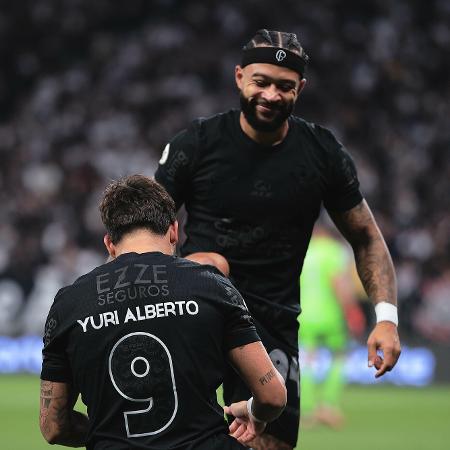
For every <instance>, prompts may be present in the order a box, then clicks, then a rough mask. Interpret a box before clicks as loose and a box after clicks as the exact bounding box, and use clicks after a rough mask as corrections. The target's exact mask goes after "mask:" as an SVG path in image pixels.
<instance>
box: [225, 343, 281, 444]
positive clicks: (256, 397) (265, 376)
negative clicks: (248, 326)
mask: <svg viewBox="0 0 450 450" xmlns="http://www.w3.org/2000/svg"><path fill="white" fill-rule="evenodd" d="M228 356H229V360H230V362H231V364H232V365H233V367H234V368H235V369H236V371H237V372H238V373H239V375H240V376H241V378H242V379H243V380H244V382H245V383H246V384H247V386H248V387H249V389H250V390H251V392H252V397H251V398H250V399H248V400H246V401H245V400H244V401H241V402H236V403H232V404H231V405H230V406H225V408H224V410H225V413H226V414H229V415H232V416H234V417H235V420H234V421H233V423H232V424H231V425H230V434H231V435H232V436H233V437H234V438H236V439H237V440H238V441H239V442H241V443H242V444H247V445H248V444H249V443H250V442H251V441H252V440H253V439H254V438H255V437H256V436H258V435H260V434H261V433H262V432H263V431H264V429H265V427H266V423H267V422H271V421H272V420H275V419H276V418H277V417H279V415H280V414H281V413H282V412H283V410H284V407H285V406H286V401H287V394H286V387H285V385H284V380H283V377H282V376H281V375H280V373H279V372H278V371H277V369H276V368H275V367H274V365H273V363H272V361H271V359H270V358H269V355H268V354H267V352H266V349H265V348H264V346H263V345H262V343H261V342H253V343H251V344H248V345H244V346H242V347H237V348H234V349H232V350H230V352H229V354H228Z"/></svg>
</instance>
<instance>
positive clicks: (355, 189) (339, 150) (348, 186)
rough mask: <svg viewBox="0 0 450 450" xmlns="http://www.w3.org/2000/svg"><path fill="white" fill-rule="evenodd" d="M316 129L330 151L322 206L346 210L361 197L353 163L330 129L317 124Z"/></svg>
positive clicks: (358, 201)
mask: <svg viewBox="0 0 450 450" xmlns="http://www.w3.org/2000/svg"><path fill="white" fill-rule="evenodd" d="M316 130H317V133H318V134H319V136H320V140H321V141H322V142H323V143H324V145H325V146H326V148H327V149H328V151H329V152H330V153H329V154H330V161H329V163H330V165H329V171H328V184H327V191H326V194H325V198H324V206H325V208H326V209H328V210H330V211H348V210H349V209H351V208H353V207H355V206H356V205H357V204H358V203H360V202H361V201H362V199H363V196H362V194H361V191H360V189H359V180H358V174H357V172H356V167H355V164H354V162H353V159H352V157H351V156H350V154H349V153H348V152H347V151H346V150H345V148H344V146H343V145H342V144H341V143H340V142H339V141H337V140H336V138H335V137H334V136H333V134H332V133H331V132H330V131H328V130H326V129H325V128H322V127H319V126H316Z"/></svg>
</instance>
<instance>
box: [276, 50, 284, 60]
mask: <svg viewBox="0 0 450 450" xmlns="http://www.w3.org/2000/svg"><path fill="white" fill-rule="evenodd" d="M275 58H276V59H277V61H278V62H281V61H283V59H284V58H286V52H285V51H284V50H278V51H277V52H276V53H275Z"/></svg>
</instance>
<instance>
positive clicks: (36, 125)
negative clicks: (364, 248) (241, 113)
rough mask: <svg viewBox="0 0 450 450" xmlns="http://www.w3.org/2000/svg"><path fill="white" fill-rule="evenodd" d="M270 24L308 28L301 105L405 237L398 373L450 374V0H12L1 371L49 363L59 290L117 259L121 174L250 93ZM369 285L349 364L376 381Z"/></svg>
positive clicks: (389, 232)
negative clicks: (47, 327) (242, 74)
mask: <svg viewBox="0 0 450 450" xmlns="http://www.w3.org/2000/svg"><path fill="white" fill-rule="evenodd" d="M259 28H269V29H280V30H283V31H289V32H295V33H297V35H298V37H299V40H300V42H301V43H302V45H303V46H304V48H305V50H306V52H307V53H308V54H309V56H310V58H311V59H310V66H309V69H308V73H307V79H308V82H307V86H306V88H305V90H304V91H303V93H302V95H301V96H300V99H299V102H298V104H297V107H296V114H297V115H300V116H301V117H303V118H305V119H306V120H308V121H312V122H317V123H319V124H321V125H324V126H326V127H328V128H330V129H331V130H332V131H333V132H334V133H335V134H336V136H337V137H338V138H339V140H340V141H342V142H343V143H344V144H345V146H346V148H347V149H348V150H349V152H350V153H351V154H352V156H353V158H354V159H355V162H356V165H357V168H358V172H359V178H360V181H361V185H362V190H363V193H364V195H365V197H366V198H367V201H368V202H369V204H370V206H371V207H372V209H373V211H374V214H375V216H376V218H377V220H378V223H379V225H380V228H381V229H382V231H383V233H384V236H385V238H386V240H387V243H388V246H389V248H390V250H391V253H392V256H393V259H394V263H395V266H396V270H397V276H398V289H399V310H400V311H399V314H400V318H401V322H400V327H399V330H400V334H401V337H402V343H403V345H404V352H403V355H402V358H401V360H400V363H399V366H398V368H397V370H396V371H394V372H392V373H391V374H389V375H388V376H387V377H386V380H385V381H384V383H389V384H390V385H392V384H393V385H405V386H428V385H432V384H436V383H440V384H442V383H450V358H449V355H450V183H449V179H450V127H449V118H450V82H449V79H450V78H449V73H450V70H449V69H450V59H449V58H448V55H449V54H450V2H448V1H447V0H429V1H426V2H424V1H420V0H395V1H393V0H366V1H364V2H360V1H356V0H347V1H338V0H322V1H320V2H318V1H314V0H302V1H299V0H296V1H291V0H287V1H280V2H269V1H265V0H248V1H223V0H209V1H208V2H205V1H195V0H194V1H189V2H188V1H177V0H153V1H152V0H127V1H107V0H96V1H88V0H21V1H13V0H9V1H8V0H1V1H0V58H1V67H0V196H1V197H0V373H3V374H15V373H23V372H25V373H38V372H39V369H40V346H41V337H40V336H41V334H42V330H43V324H44V321H45V317H46V314H47V311H48V309H49V307H50V304H51V303H52V301H53V298H54V295H55V293H56V292H57V290H58V289H59V288H60V287H61V286H63V285H65V284H68V283H71V282H73V281H74V279H75V278H76V277H78V276H79V275H81V274H82V273H85V272H86V271H88V270H90V269H91V268H93V267H95V266H97V265H100V264H102V263H103V262H104V260H105V257H106V252H105V250H104V248H103V243H102V237H103V227H102V225H101V222H100V218H99V214H98V210H97V204H98V201H99V197H100V194H101V192H102V190H103V188H104V187H105V185H106V184H107V182H108V181H110V180H111V179H114V178H117V177H119V176H121V175H126V174H130V173H143V174H146V175H149V176H151V175H153V173H154V171H155V168H156V165H157V161H158V159H159V157H160V154H161V152H162V149H163V148H164V146H165V144H166V143H167V141H168V140H169V139H170V138H171V137H172V136H173V135H174V134H175V133H176V132H178V131H179V130H181V129H183V128H185V127H186V126H187V125H188V123H189V122H190V121H191V120H193V119H194V118H196V117H198V116H208V115H212V114H214V113H217V112H220V111H222V110H225V109H228V108H231V107H238V105H239V103H238V95H237V91H236V87H235V84H234V66H235V65H236V64H238V63H239V61H240V49H241V48H242V46H243V45H244V44H245V43H246V42H247V41H248V40H249V39H250V38H251V37H252V36H253V35H254V33H255V31H256V30H257V29H259ZM359 300H360V304H361V308H362V311H363V312H364V315H365V319H366V329H365V330H364V331H363V334H362V336H360V339H359V341H358V340H355V342H354V343H353V345H352V347H351V351H350V352H349V355H348V359H347V365H346V368H347V369H346V373H347V378H348V381H350V382H352V383H357V384H366V383H373V373H371V372H370V373H369V372H368V371H367V369H366V367H365V365H366V355H365V350H364V347H362V345H363V344H364V340H365V337H366V336H367V332H368V330H370V328H371V326H372V325H373V321H374V317H373V313H372V310H371V308H370V306H369V305H368V303H367V301H366V300H365V299H364V296H363V294H362V293H360V299H359ZM323 358H324V359H322V360H321V361H322V362H323V364H326V358H327V355H326V354H324V355H323ZM323 364H319V370H320V367H323ZM318 376H320V375H318ZM13 378H14V377H13ZM14 379H21V380H23V379H24V378H23V377H18V376H16V377H15V378H14ZM2 383H3V384H4V385H5V386H6V385H8V383H13V381H12V378H11V377H8V376H6V375H5V376H4V377H3V378H2V377H0V386H1V385H2ZM377 388H378V387H377ZM11 389H12V388H11ZM19 391H22V389H19ZM360 392H362V391H360ZM365 392H366V391H364V395H366V394H365ZM367 392H370V391H367ZM372 392H373V391H372ZM407 392H408V393H409V392H413V391H407ZM445 393H446V394H445V395H447V397H446V398H447V399H448V400H449V402H448V404H447V406H446V407H445V408H446V409H445V411H446V412H447V413H450V396H449V391H448V390H446V391H445ZM353 394H354V392H353V393H351V395H353ZM33 395H35V399H33V402H36V406H37V403H38V400H37V397H38V393H37V392H35V393H34V394H33ZM351 395H350V397H351ZM355 395H357V394H355ZM408 395H409V394H408ZM350 397H349V398H350ZM408 398H409V397H408ZM436 398H441V399H442V395H440V394H439V395H437V396H436ZM16 399H17V396H14V397H13V399H12V402H13V403H15V402H16ZM358 402H359V401H358V400H356V401H355V407H356V410H355V417H356V416H358V414H359V413H358V409H357V407H358V404H359V403H358ZM19 403H20V402H19ZM344 406H345V405H344ZM360 406H361V405H360ZM345 407H348V408H350V409H351V407H350V406H349V405H347V406H345ZM352 407H353V406H352ZM2 408H3V407H2ZM447 417H448V416H447ZM10 420H13V419H10ZM350 426H351V423H350V424H349V427H350ZM350 429H351V428H350ZM434 434H435V433H434ZM333 439H334V438H333ZM403 442H404V441H403ZM414 442H415V444H414V443H413V444H411V445H413V446H411V445H410V446H409V447H408V448H409V449H414V448H417V449H421V448H425V447H421V446H419V447H414V445H419V444H417V442H418V441H417V439H416V440H415V441H414ZM442 442H443V441H442ZM314 445H316V446H314ZM318 445H319V444H317V443H316V444H310V446H309V447H307V448H308V449H310V450H314V449H319V448H322V447H320V446H318ZM355 445H356V444H355ZM399 445H401V444H399ZM420 445H421V444H420ZM436 445H438V444H436ZM365 447H366V448H367V449H369V447H368V446H367V445H365ZM11 448H17V449H19V448H22V447H20V445H19V444H15V446H14V445H13V446H12V447H11ZM23 448H33V449H34V448H40V447H39V446H38V444H36V445H35V446H31V447H30V446H28V447H23ZM305 448H306V447H305ZM347 448H357V447H347ZM370 448H372V447H370ZM373 448H374V449H375V448H378V447H373ZM380 448H381V447H380ZM397 448H400V449H401V448H406V447H401V446H397ZM427 448H432V449H441V448H442V449H443V448H444V447H439V446H436V447H430V446H428V447H427Z"/></svg>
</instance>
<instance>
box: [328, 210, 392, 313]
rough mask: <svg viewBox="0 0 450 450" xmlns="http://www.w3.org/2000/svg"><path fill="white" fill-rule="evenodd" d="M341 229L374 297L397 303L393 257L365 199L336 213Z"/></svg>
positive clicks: (360, 275)
mask: <svg viewBox="0 0 450 450" xmlns="http://www.w3.org/2000/svg"><path fill="white" fill-rule="evenodd" d="M333 219H334V220H335V222H336V225H338V227H339V229H340V230H341V231H342V233H343V234H344V235H345V237H346V238H347V240H348V241H349V242H350V243H351V244H352V247H353V250H354V253H355V261H356V268H357V270H358V274H359V277H360V279H361V282H362V284H363V286H364V289H365V291H366V293H367V295H368V296H369V297H370V298H371V299H372V300H373V301H380V300H384V301H389V302H391V303H394V304H395V303H396V299H397V286H396V279H395V271H394V266H393V264H392V259H391V256H390V254H389V251H388V249H387V246H386V244H385V242H384V239H383V237H382V235H381V233H380V231H379V229H378V227H377V225H376V223H375V220H374V218H373V215H372V213H371V212H370V209H369V207H368V206H367V204H366V202H365V201H363V202H361V203H360V204H359V205H358V206H356V207H355V208H353V209H351V210H350V211H347V212H345V213H343V214H342V215H340V216H335V217H333Z"/></svg>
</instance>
